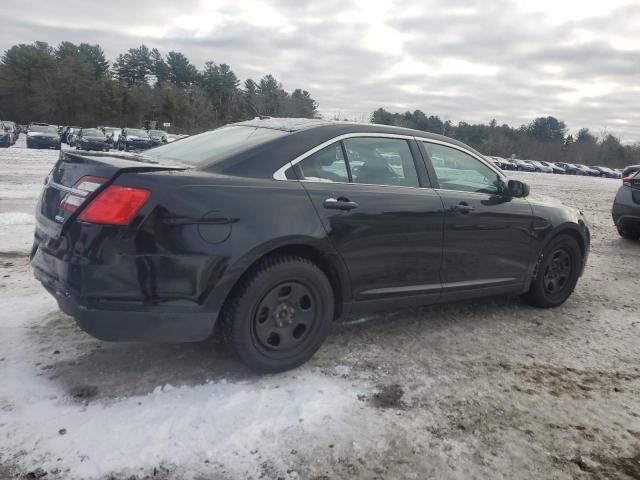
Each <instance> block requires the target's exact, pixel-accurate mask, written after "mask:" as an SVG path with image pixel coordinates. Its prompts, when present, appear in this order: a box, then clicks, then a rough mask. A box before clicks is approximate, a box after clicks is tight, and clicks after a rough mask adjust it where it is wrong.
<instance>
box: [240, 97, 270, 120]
mask: <svg viewBox="0 0 640 480" xmlns="http://www.w3.org/2000/svg"><path fill="white" fill-rule="evenodd" d="M245 95H246V93H245ZM249 106H250V107H251V110H253V113H255V114H256V118H259V119H260V120H267V119H269V118H271V117H270V116H268V115H262V114H261V113H260V111H259V110H258V109H257V108H256V106H255V105H254V104H253V103H251V101H249Z"/></svg>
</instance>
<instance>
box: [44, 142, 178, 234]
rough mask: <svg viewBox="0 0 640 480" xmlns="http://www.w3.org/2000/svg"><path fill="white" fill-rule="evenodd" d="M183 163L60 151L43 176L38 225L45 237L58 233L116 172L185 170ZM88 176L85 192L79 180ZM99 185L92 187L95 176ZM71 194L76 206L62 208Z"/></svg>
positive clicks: (116, 174)
mask: <svg viewBox="0 0 640 480" xmlns="http://www.w3.org/2000/svg"><path fill="white" fill-rule="evenodd" d="M186 168H188V167H186V166H181V165H166V164H163V165H161V164H159V163H157V162H156V161H154V160H153V159H151V158H149V157H146V156H144V155H136V154H130V153H124V152H123V153H102V154H101V153H98V152H91V153H90V154H82V153H80V152H77V151H63V152H60V157H59V159H58V161H57V162H56V164H55V166H54V167H53V169H52V170H51V172H50V173H49V175H48V176H47V178H46V179H45V184H44V188H43V190H42V194H41V196H40V201H39V203H38V206H37V210H36V217H37V220H38V227H39V228H40V229H42V230H44V231H45V232H46V233H47V234H48V236H50V237H57V236H59V235H60V233H61V231H62V230H63V228H64V226H65V224H66V223H67V222H68V221H70V220H71V219H72V218H74V217H75V216H76V215H77V214H78V213H79V212H80V211H81V210H82V207H84V206H86V205H87V203H88V202H89V201H90V200H91V199H92V198H93V197H95V195H97V193H99V192H100V191H101V190H103V189H104V188H105V187H106V186H107V185H109V184H110V183H112V182H113V180H114V179H115V178H116V177H117V176H118V175H120V174H122V173H124V172H127V173H133V172H150V171H160V170H185V169H186ZM83 177H89V178H90V180H91V181H92V182H93V186H92V187H91V188H94V189H93V190H92V191H88V190H87V189H86V187H83V186H82V184H80V185H79V181H80V180H81V179H83ZM96 178H97V179H104V180H103V181H98V182H97V183H99V186H98V187H97V188H95V185H96V180H95V179H96ZM71 196H74V197H75V200H76V201H78V202H79V205H78V209H77V210H75V211H73V212H71V211H69V210H68V209H64V208H62V205H61V203H62V202H63V200H65V199H66V200H68V199H69V197H71Z"/></svg>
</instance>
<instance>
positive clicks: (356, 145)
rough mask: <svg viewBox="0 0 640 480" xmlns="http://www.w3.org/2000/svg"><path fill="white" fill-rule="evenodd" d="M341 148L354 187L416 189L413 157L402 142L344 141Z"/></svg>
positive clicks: (403, 141) (374, 139) (380, 139)
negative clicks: (356, 184)
mask: <svg viewBox="0 0 640 480" xmlns="http://www.w3.org/2000/svg"><path fill="white" fill-rule="evenodd" d="M344 147H345V150H346V152H347V159H348V160H349V166H350V167H351V174H352V179H353V182H354V183H365V184H370V185H400V186H405V187H417V186H419V183H418V174H417V172H416V166H415V164H414V163H413V155H412V154H411V149H410V148H409V144H408V143H407V141H406V140H402V139H397V138H383V137H380V138H377V137H356V138H347V139H345V140H344Z"/></svg>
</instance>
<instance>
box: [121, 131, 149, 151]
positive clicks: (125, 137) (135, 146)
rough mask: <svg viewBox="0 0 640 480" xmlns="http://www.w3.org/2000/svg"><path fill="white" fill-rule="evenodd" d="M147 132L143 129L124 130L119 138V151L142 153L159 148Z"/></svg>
mask: <svg viewBox="0 0 640 480" xmlns="http://www.w3.org/2000/svg"><path fill="white" fill-rule="evenodd" d="M157 145H158V143H157V142H155V141H154V140H153V139H152V138H151V137H150V136H149V133H148V132H147V131H146V130H143V129H141V128H123V129H122V133H121V134H120V136H119V137H118V150H124V151H125V152H128V151H130V150H131V151H141V150H147V149H149V148H153V147H155V146H157Z"/></svg>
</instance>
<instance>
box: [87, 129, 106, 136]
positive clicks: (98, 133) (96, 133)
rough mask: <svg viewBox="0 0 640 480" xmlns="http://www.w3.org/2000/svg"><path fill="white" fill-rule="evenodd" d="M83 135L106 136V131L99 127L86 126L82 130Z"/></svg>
mask: <svg viewBox="0 0 640 480" xmlns="http://www.w3.org/2000/svg"><path fill="white" fill-rule="evenodd" d="M82 135H83V136H85V137H104V133H102V132H101V131H100V130H98V129H97V128H85V129H84V130H82Z"/></svg>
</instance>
